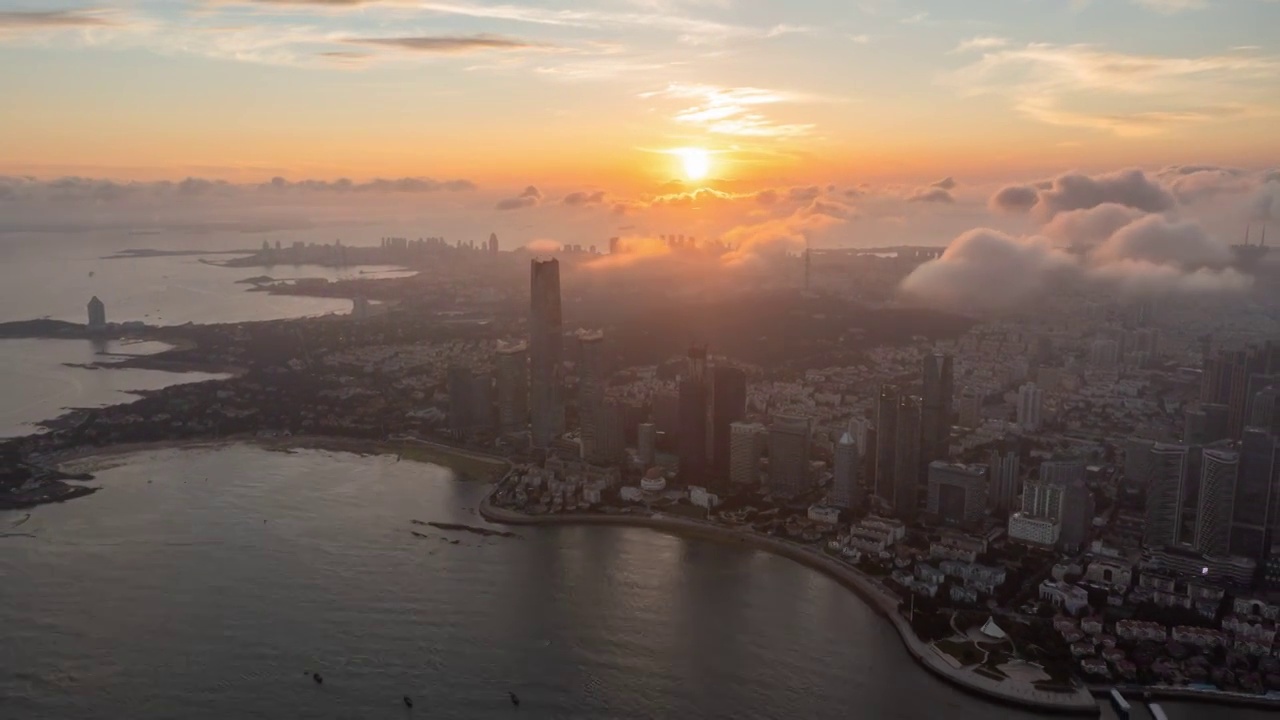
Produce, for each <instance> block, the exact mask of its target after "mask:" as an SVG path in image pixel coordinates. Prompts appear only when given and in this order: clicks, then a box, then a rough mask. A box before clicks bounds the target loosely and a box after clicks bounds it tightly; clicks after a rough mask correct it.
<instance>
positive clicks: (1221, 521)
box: [1194, 448, 1240, 555]
mask: <svg viewBox="0 0 1280 720" xmlns="http://www.w3.org/2000/svg"><path fill="white" fill-rule="evenodd" d="M1239 470H1240V455H1239V453H1236V452H1232V451H1230V450H1219V449H1208V448H1206V449H1205V451H1204V454H1203V456H1202V458H1201V461H1200V498H1199V503H1198V506H1197V508H1196V534H1195V542H1194V546H1195V549H1196V551H1197V552H1200V553H1204V554H1205V555H1226V554H1227V553H1228V552H1229V551H1230V549H1231V512H1232V503H1233V494H1234V493H1235V488H1236V478H1237V475H1238V474H1239Z"/></svg>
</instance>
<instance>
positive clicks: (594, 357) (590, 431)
mask: <svg viewBox="0 0 1280 720" xmlns="http://www.w3.org/2000/svg"><path fill="white" fill-rule="evenodd" d="M578 349H579V354H578V358H579V359H578V367H577V369H578V425H579V429H580V430H581V432H582V454H583V456H584V457H585V458H587V460H588V461H590V462H593V463H594V462H607V461H608V458H605V457H604V456H603V455H604V453H601V452H600V448H599V447H598V446H597V436H598V428H599V425H600V422H601V415H602V414H603V412H604V391H605V385H606V382H607V380H608V378H607V377H606V373H605V369H604V333H602V332H598V331H596V332H588V331H582V332H579V333H578ZM615 457H616V456H615Z"/></svg>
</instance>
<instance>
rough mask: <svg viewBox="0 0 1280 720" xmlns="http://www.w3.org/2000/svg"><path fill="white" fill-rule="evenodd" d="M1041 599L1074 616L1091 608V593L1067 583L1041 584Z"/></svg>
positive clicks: (1048, 581)
mask: <svg viewBox="0 0 1280 720" xmlns="http://www.w3.org/2000/svg"><path fill="white" fill-rule="evenodd" d="M1040 599H1041V600H1047V601H1049V602H1050V603H1052V604H1053V606H1054V607H1056V608H1061V609H1063V610H1065V611H1067V612H1068V613H1070V614H1072V615H1076V614H1078V613H1079V612H1080V611H1081V610H1087V609H1088V608H1089V593H1088V591H1086V590H1085V589H1084V588H1081V587H1076V586H1075V585H1068V584H1066V583H1060V582H1055V581H1053V580H1045V581H1044V582H1042V583H1040Z"/></svg>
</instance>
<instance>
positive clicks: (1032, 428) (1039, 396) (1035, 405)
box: [1018, 383, 1044, 433]
mask: <svg viewBox="0 0 1280 720" xmlns="http://www.w3.org/2000/svg"><path fill="white" fill-rule="evenodd" d="M1043 406H1044V391H1043V390H1041V389H1040V388H1038V387H1036V384H1035V383H1026V384H1025V385H1023V386H1022V387H1020V388H1018V427H1019V428H1020V429H1021V430H1022V431H1023V432H1026V433H1033V432H1037V431H1039V430H1040V422H1041V413H1042V412H1043Z"/></svg>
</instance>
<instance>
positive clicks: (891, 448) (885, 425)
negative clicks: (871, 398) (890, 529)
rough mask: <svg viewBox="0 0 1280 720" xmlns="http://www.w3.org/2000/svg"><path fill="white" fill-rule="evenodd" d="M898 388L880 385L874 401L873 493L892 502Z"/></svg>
mask: <svg viewBox="0 0 1280 720" xmlns="http://www.w3.org/2000/svg"><path fill="white" fill-rule="evenodd" d="M897 437H898V388H897V387H896V386H894V385H881V386H880V397H879V400H878V401H877V403H876V449H875V482H874V487H875V494H876V497H879V498H881V499H882V500H884V501H885V502H887V503H890V504H892V503H893V468H894V464H895V463H896V462H897V460H896V458H897V452H898V444H897Z"/></svg>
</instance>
